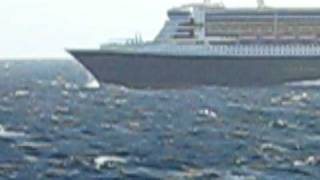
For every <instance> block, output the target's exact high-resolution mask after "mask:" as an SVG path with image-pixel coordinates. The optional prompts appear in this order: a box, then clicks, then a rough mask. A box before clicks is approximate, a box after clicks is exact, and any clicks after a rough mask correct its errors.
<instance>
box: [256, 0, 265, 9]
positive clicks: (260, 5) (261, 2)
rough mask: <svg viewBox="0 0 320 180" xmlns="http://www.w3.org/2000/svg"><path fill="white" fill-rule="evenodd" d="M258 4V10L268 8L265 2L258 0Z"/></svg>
mask: <svg viewBox="0 0 320 180" xmlns="http://www.w3.org/2000/svg"><path fill="white" fill-rule="evenodd" d="M257 3H258V8H259V9H263V8H265V7H266V5H265V3H264V0H257Z"/></svg>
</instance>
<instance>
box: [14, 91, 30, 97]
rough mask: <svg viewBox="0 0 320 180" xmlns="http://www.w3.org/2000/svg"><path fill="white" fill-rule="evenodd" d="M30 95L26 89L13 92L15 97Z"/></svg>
mask: <svg viewBox="0 0 320 180" xmlns="http://www.w3.org/2000/svg"><path fill="white" fill-rule="evenodd" d="M29 95H30V92H29V91H28V90H17V91H16V92H15V93H14V96H15V97H27V96H29Z"/></svg>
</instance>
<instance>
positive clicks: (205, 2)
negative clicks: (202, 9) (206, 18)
mask: <svg viewBox="0 0 320 180" xmlns="http://www.w3.org/2000/svg"><path fill="white" fill-rule="evenodd" d="M203 4H211V0H203Z"/></svg>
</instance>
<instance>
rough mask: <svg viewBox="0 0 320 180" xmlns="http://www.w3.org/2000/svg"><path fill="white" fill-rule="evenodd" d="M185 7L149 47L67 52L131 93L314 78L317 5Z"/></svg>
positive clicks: (319, 51)
mask: <svg viewBox="0 0 320 180" xmlns="http://www.w3.org/2000/svg"><path fill="white" fill-rule="evenodd" d="M257 4H258V5H257V7H256V8H227V7H225V5H224V4H222V3H211V2H210V1H209V0H205V1H204V2H203V3H193V4H186V5H182V6H180V7H174V8H172V9H169V10H168V12H167V15H168V18H167V21H166V22H165V24H164V27H163V28H162V29H161V31H160V32H159V34H158V35H157V36H156V38H155V39H154V40H153V41H152V42H143V41H142V40H141V38H140V37H139V36H137V37H136V38H134V39H131V40H127V41H126V42H125V43H122V44H118V43H109V44H104V45H101V48H100V49H75V50H68V51H69V53H70V54H71V55H73V56H74V57H75V58H76V59H77V60H78V61H79V62H80V63H81V64H82V65H83V66H84V67H85V68H86V69H87V70H89V71H90V72H91V73H92V75H93V76H94V77H95V78H96V79H97V80H98V81H99V82H101V83H111V84H119V85H124V86H127V87H131V88H183V87H194V86H209V85H218V86H269V85H280V84H284V83H290V82H296V81H303V80H315V79H320V8H319V9H318V8H271V7H269V6H266V5H265V3H264V2H263V0H257Z"/></svg>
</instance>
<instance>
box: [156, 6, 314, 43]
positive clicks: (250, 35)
mask: <svg viewBox="0 0 320 180" xmlns="http://www.w3.org/2000/svg"><path fill="white" fill-rule="evenodd" d="M168 18H169V20H168V21H167V22H166V23H165V26H164V28H163V29H162V31H161V32H160V34H159V35H158V36H157V38H156V40H155V41H156V42H165V43H178V44H198V45H199V44H200V45H203V44H210V45H215V44H270V43H272V44H305V43H311V44H314V43H316V44H317V43H319V42H320V38H319V37H320V9H317V8H314V9H312V8H310V9H305V8H304V9H302V8H301V9H298V8H295V9H293V8H291V9H288V8H287V9H285V8H270V7H267V6H266V5H265V4H264V3H263V1H261V0H260V1H259V3H258V7H257V8H225V6H224V5H223V4H210V3H208V2H207V3H203V4H190V5H184V6H181V7H178V8H173V9H170V10H169V11H168Z"/></svg>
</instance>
